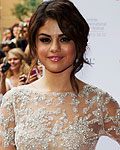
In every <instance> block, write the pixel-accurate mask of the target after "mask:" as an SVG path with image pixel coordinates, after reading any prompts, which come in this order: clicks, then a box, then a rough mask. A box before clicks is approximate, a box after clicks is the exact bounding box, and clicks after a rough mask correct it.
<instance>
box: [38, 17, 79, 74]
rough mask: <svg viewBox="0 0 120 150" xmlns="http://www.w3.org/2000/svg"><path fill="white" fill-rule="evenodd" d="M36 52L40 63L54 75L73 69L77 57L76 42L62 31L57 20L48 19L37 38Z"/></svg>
mask: <svg viewBox="0 0 120 150" xmlns="http://www.w3.org/2000/svg"><path fill="white" fill-rule="evenodd" d="M36 51H37V54H38V57H39V59H40V62H41V63H42V64H43V65H44V66H45V68H46V69H47V70H48V71H50V72H53V73H59V72H63V71H65V70H67V69H71V70H72V68H73V62H74V60H75V57H76V48H75V44H74V42H73V41H72V40H71V39H69V38H68V37H67V36H66V35H64V34H63V33H62V31H61V30H60V28H59V26H58V23H57V21H56V20H53V19H50V18H49V19H47V21H46V22H45V24H44V26H42V27H40V28H39V30H38V32H37V36H36Z"/></svg>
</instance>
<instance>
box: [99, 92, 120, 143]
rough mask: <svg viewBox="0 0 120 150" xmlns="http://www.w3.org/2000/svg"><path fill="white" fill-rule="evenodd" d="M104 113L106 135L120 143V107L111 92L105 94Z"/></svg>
mask: <svg viewBox="0 0 120 150" xmlns="http://www.w3.org/2000/svg"><path fill="white" fill-rule="evenodd" d="M102 113H103V123H104V131H105V135H107V136H109V137H111V138H113V139H114V140H116V141H117V142H118V143H119V144H120V107H119V105H118V103H117V102H116V101H115V100H114V99H113V98H112V97H111V96H110V95H109V94H105V95H104V98H103V102H102Z"/></svg>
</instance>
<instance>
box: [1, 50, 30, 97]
mask: <svg viewBox="0 0 120 150" xmlns="http://www.w3.org/2000/svg"><path fill="white" fill-rule="evenodd" d="M6 61H7V62H8V63H9V64H10V65H11V66H10V68H9V70H8V71H7V72H5V73H3V72H2V66H3V64H1V65H0V76H1V79H0V80H1V82H0V84H1V85H0V93H2V94H3V95H4V94H5V93H6V92H7V91H8V90H10V89H12V88H13V87H16V86H18V85H19V84H20V79H19V77H20V76H21V75H23V74H25V75H28V73H29V69H30V68H29V66H28V64H27V63H26V60H25V55H24V53H23V51H22V50H21V49H20V48H13V49H11V50H10V51H9V52H8V54H7V57H6Z"/></svg>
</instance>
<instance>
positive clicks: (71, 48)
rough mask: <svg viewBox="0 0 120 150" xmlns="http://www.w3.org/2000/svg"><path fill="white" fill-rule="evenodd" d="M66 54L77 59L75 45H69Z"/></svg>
mask: <svg viewBox="0 0 120 150" xmlns="http://www.w3.org/2000/svg"><path fill="white" fill-rule="evenodd" d="M66 54H67V55H68V56H70V57H71V58H73V59H75V57H76V49H75V46H74V45H73V46H69V47H68V48H67V49H66Z"/></svg>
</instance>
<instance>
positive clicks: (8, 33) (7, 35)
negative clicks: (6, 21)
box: [2, 28, 14, 44]
mask: <svg viewBox="0 0 120 150" xmlns="http://www.w3.org/2000/svg"><path fill="white" fill-rule="evenodd" d="M13 37H14V35H13V32H12V28H7V29H5V31H4V33H3V39H2V43H3V44H4V42H6V41H11V40H12V39H13Z"/></svg>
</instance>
